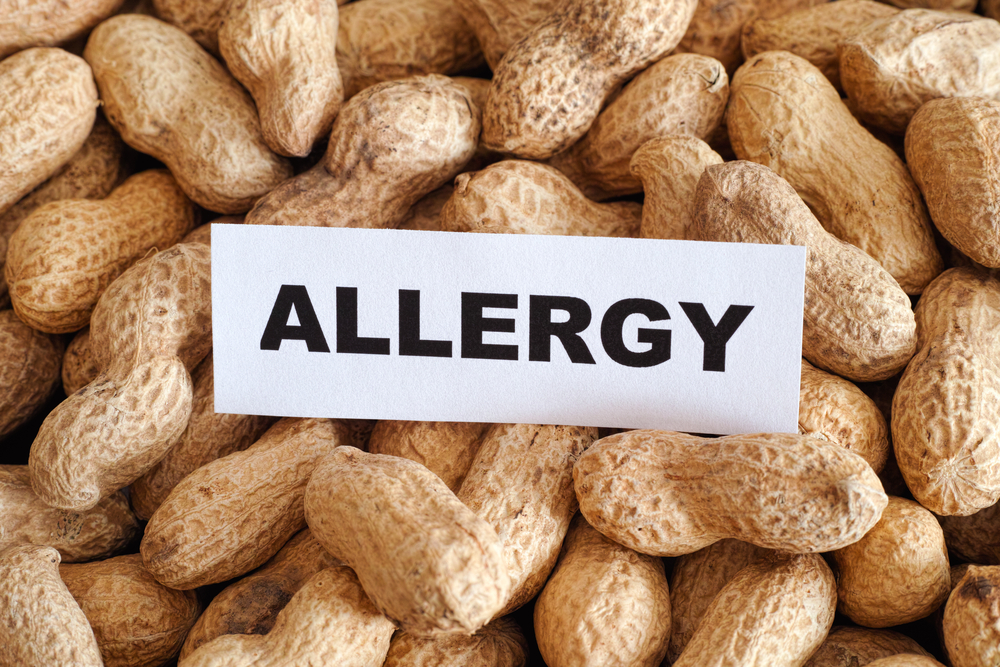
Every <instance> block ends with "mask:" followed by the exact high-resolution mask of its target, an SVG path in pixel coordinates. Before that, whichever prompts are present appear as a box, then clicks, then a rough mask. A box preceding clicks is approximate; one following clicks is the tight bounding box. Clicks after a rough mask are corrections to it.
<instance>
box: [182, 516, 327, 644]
mask: <svg viewBox="0 0 1000 667" xmlns="http://www.w3.org/2000/svg"><path fill="white" fill-rule="evenodd" d="M341 564H342V563H340V562H339V561H337V560H336V559H335V558H334V557H333V556H331V555H330V554H329V553H327V552H326V549H324V548H323V547H322V546H321V545H320V543H319V542H317V541H316V538H315V537H313V536H312V533H311V532H309V529H308V528H306V529H305V530H300V531H299V532H298V533H297V534H296V535H295V537H293V538H292V539H290V540H288V543H287V544H285V546H283V547H281V550H280V551H278V553H276V554H274V557H273V558H271V560H269V561H267V562H266V563H264V565H263V566H261V567H260V569H258V570H256V571H254V572H252V573H250V574H248V575H247V576H245V577H243V578H242V579H239V580H238V581H236V582H235V583H232V584H230V585H229V586H227V587H226V588H224V589H223V590H222V592H221V593H219V594H218V595H216V596H215V597H214V598H212V602H211V603H210V604H209V605H208V607H207V608H206V609H205V611H204V612H203V613H202V615H201V616H199V617H198V620H197V621H196V622H195V624H194V626H193V627H192V628H191V631H190V632H189V633H188V634H187V638H186V639H185V640H184V646H183V647H182V648H181V655H180V659H181V660H184V659H185V658H187V656H188V655H190V654H191V653H193V652H194V651H195V649H197V648H198V647H199V646H201V645H202V644H205V643H208V642H210V641H212V640H213V639H215V638H216V637H221V636H222V635H266V634H267V633H268V632H270V631H271V628H273V627H274V623H275V621H276V620H277V619H278V613H279V612H280V611H281V610H282V609H284V608H285V606H286V605H287V604H288V602H289V601H290V600H291V599H292V597H293V596H294V595H295V593H296V592H297V591H298V590H299V589H300V588H302V586H303V585H304V584H305V583H306V581H307V580H308V579H309V578H310V577H312V576H313V575H314V574H316V573H317V572H319V571H320V570H324V569H326V568H328V567H333V566H335V565H341Z"/></svg>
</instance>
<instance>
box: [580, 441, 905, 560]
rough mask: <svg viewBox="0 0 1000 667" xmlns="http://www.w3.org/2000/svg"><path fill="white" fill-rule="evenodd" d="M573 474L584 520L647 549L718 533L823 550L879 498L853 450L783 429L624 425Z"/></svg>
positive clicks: (874, 512)
mask: <svg viewBox="0 0 1000 667" xmlns="http://www.w3.org/2000/svg"><path fill="white" fill-rule="evenodd" d="M573 479H574V482H575V484H576V495H577V498H578V499H579V501H580V512H581V513H582V514H583V516H584V517H586V519H587V521H588V522H589V523H590V525H592V526H593V527H594V528H596V529H597V530H599V531H600V532H601V533H602V534H604V535H605V536H607V537H609V538H611V539H613V540H614V541H616V542H618V543H619V544H622V545H624V546H627V547H629V548H630V549H635V550H636V551H638V552H640V553H645V554H650V555H656V556H680V555H683V554H687V553H691V552H693V551H697V550H698V549H701V548H704V547H706V546H708V545H710V544H712V543H713V542H717V541H719V540H721V539H724V538H727V537H732V538H735V539H738V540H743V541H745V542H751V543H753V544H756V545H758V546H762V547H766V548H768V549H779V550H783V551H790V552H795V553H821V552H825V551H832V550H834V549H839V548H842V547H845V546H847V545H848V544H853V543H854V542H857V541H858V540H859V539H861V537H862V536H863V535H864V534H865V533H867V532H868V531H869V530H871V528H872V527H873V526H874V525H875V524H876V523H877V522H878V520H879V517H880V516H881V514H882V510H883V509H885V506H886V502H887V498H886V495H885V493H884V492H883V491H882V485H881V484H880V483H879V481H878V477H877V476H876V475H875V473H874V471H872V469H871V467H870V466H869V465H868V464H867V463H865V461H864V459H862V458H861V457H860V456H858V455H857V454H854V453H853V452H849V451H847V450H846V449H844V448H842V447H838V446H836V445H831V444H829V443H826V442H823V441H822V440H816V439H814V438H809V437H806V436H800V435H793V434H788V433H774V434H765V433H760V434H753V435H733V436H728V437H724V438H701V437H698V436H694V435H686V434H683V433H674V432H672V431H628V432H626V433H620V434H617V435H612V436H609V437H607V438H602V439H601V440H599V441H598V442H596V443H595V444H594V445H592V446H591V447H590V448H589V449H588V450H587V451H586V452H584V453H583V454H582V455H581V456H580V458H579V460H578V461H577V463H576V466H575V467H574V468H573Z"/></svg>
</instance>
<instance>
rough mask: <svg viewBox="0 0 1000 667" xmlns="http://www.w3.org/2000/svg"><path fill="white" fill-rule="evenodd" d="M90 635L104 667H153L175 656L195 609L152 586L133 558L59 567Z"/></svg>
mask: <svg viewBox="0 0 1000 667" xmlns="http://www.w3.org/2000/svg"><path fill="white" fill-rule="evenodd" d="M59 576H60V577H62V580H63V583H64V584H66V588H67V589H69V592H70V593H71V594H72V595H73V598H74V599H75V600H76V601H77V604H79V605H80V608H81V609H83V613H84V614H85V615H86V616H87V621H88V622H89V623H90V627H91V628H93V630H94V636H95V637H96V638H97V645H98V646H99V647H100V649H101V657H103V658H104V666H105V667H159V665H162V664H164V663H165V662H167V661H169V660H171V659H172V658H174V657H175V656H176V655H177V652H178V651H179V650H180V648H181V643H182V642H183V641H184V636H185V635H186V634H187V632H188V630H189V629H190V628H191V625H192V624H193V623H194V621H195V619H196V618H198V614H199V612H200V611H201V605H200V604H199V603H198V597H197V596H196V595H195V593H194V591H175V590H173V589H170V588H167V587H166V586H163V585H162V584H160V583H158V582H157V581H156V580H155V579H153V576H152V575H151V574H150V573H149V572H147V571H146V568H144V567H143V566H142V557H141V556H140V555H139V554H128V555H125V556H116V557H114V558H109V559H107V560H102V561H97V562H94V563H81V564H79V565H66V564H62V565H60V566H59Z"/></svg>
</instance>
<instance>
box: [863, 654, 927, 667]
mask: <svg viewBox="0 0 1000 667" xmlns="http://www.w3.org/2000/svg"><path fill="white" fill-rule="evenodd" d="M868 664H869V665H871V667H945V666H944V665H943V664H941V663H940V662H938V661H937V660H935V659H934V658H932V657H930V656H926V655H915V654H913V653H900V654H898V655H893V656H889V657H888V658H880V659H878V660H875V661H874V662H870V663H868Z"/></svg>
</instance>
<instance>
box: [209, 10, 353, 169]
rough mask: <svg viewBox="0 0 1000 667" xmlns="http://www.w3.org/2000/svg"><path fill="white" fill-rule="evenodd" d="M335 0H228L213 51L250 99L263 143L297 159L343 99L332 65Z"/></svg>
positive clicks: (325, 126) (330, 121)
mask: <svg viewBox="0 0 1000 667" xmlns="http://www.w3.org/2000/svg"><path fill="white" fill-rule="evenodd" d="M337 18H338V13H337V3H336V0H233V1H232V2H230V3H229V5H228V7H227V9H226V13H225V15H224V18H223V21H222V27H221V28H220V29H219V50H220V51H221V53H222V57H223V58H224V59H225V61H226V65H227V66H228V67H229V71H230V72H232V74H233V76H234V77H236V79H237V80H238V81H239V82H240V83H242V84H243V85H244V86H246V88H247V90H249V91H250V94H251V95H253V98H254V101H255V102H256V103H257V112H258V113H259V114H260V128H261V131H262V132H263V134H264V141H266V142H267V145H268V146H269V147H270V148H271V150H273V151H274V152H275V153H278V154H280V155H287V156H298V157H304V156H306V155H309V152H310V151H311V150H312V147H313V144H314V143H316V141H317V139H319V138H320V137H322V136H324V135H326V134H327V133H328V132H329V131H330V127H331V126H332V125H333V119H334V118H335V117H336V115H337V111H339V110H340V105H341V104H343V101H344V84H343V82H342V81H341V79H340V70H339V69H338V68H337V52H336V44H337V25H338V21H337Z"/></svg>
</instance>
